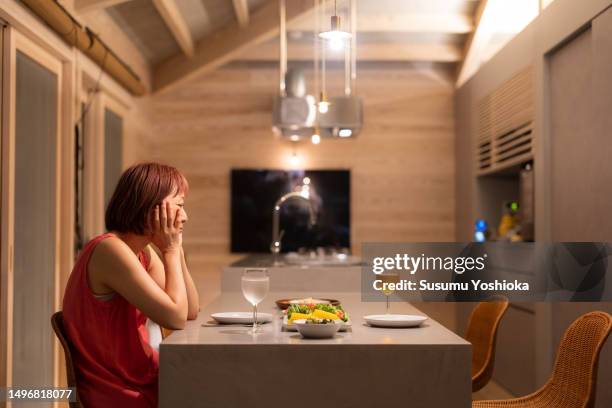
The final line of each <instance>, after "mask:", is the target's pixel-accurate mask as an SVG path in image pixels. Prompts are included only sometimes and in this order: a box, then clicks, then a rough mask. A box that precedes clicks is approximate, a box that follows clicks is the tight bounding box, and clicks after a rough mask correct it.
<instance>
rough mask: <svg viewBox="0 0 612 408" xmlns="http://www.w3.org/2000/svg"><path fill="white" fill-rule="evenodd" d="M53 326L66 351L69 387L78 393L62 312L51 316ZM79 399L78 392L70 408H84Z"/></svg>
mask: <svg viewBox="0 0 612 408" xmlns="http://www.w3.org/2000/svg"><path fill="white" fill-rule="evenodd" d="M51 326H53V331H54V332H55V335H56V336H57V338H58V339H59V341H60V343H61V344H62V348H63V349H64V356H65V358H66V377H67V378H66V379H67V383H68V387H73V388H74V390H75V392H76V389H77V383H76V374H75V370H74V364H73V362H72V352H71V346H70V342H69V341H68V336H67V335H66V333H65V331H64V315H63V313H62V312H61V311H59V312H55V313H53V316H51ZM78 398H79V394H78V392H77V401H75V402H70V403H68V405H69V406H70V408H83V404H81V402H80V401H78Z"/></svg>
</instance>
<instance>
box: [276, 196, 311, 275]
mask: <svg viewBox="0 0 612 408" xmlns="http://www.w3.org/2000/svg"><path fill="white" fill-rule="evenodd" d="M291 199H300V200H304V201H306V202H307V203H308V211H309V213H310V226H313V225H314V224H315V223H316V222H317V216H316V214H315V211H314V206H313V205H312V201H311V200H310V195H309V194H308V190H302V191H301V192H297V191H294V192H291V193H287V194H285V195H284V196H282V197H281V198H279V199H278V200H277V201H276V204H274V210H272V243H271V244H270V252H272V253H273V254H274V264H275V265H279V262H278V254H279V253H280V251H281V239H282V238H283V233H284V231H280V210H281V207H282V206H283V204H284V203H286V202H287V201H289V200H291Z"/></svg>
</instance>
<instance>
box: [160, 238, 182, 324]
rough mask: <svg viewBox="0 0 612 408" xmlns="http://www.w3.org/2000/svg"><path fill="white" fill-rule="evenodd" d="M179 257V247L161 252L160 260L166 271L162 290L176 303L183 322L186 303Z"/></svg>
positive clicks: (180, 254)
mask: <svg viewBox="0 0 612 408" xmlns="http://www.w3.org/2000/svg"><path fill="white" fill-rule="evenodd" d="M181 259H182V250H181V249H179V248H177V249H173V250H170V251H166V252H163V253H162V261H163V262H164V269H165V271H166V287H165V289H164V291H165V292H166V293H167V294H168V296H169V297H170V298H171V299H172V301H173V302H174V303H175V304H176V308H177V312H178V315H179V319H180V320H182V322H183V324H184V322H185V320H186V319H187V314H188V303H187V291H186V290H185V279H184V277H183V272H182V265H181V264H182V260H181Z"/></svg>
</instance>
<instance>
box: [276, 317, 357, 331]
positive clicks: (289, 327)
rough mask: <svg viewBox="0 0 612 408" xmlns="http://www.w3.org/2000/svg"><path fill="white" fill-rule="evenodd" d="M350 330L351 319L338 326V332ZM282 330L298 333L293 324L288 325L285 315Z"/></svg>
mask: <svg viewBox="0 0 612 408" xmlns="http://www.w3.org/2000/svg"><path fill="white" fill-rule="evenodd" d="M350 328H351V319H350V318H349V320H348V321H347V322H343V323H342V326H340V330H339V331H347V330H348V329H350ZM283 329H285V330H286V331H298V329H297V327H296V325H295V324H289V319H288V318H287V315H285V316H283Z"/></svg>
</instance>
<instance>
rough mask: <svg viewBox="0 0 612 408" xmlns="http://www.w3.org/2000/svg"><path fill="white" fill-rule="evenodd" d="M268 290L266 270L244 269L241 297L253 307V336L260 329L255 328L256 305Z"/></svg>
mask: <svg viewBox="0 0 612 408" xmlns="http://www.w3.org/2000/svg"><path fill="white" fill-rule="evenodd" d="M269 289H270V276H269V275H268V270H267V269H245V270H244V274H243V275H242V295H243V296H244V297H245V299H246V300H247V301H248V302H249V303H250V304H252V305H253V328H252V329H251V331H250V332H251V333H252V334H255V333H257V332H258V331H259V330H261V329H260V328H258V326H257V304H259V302H261V301H262V300H263V299H264V298H265V297H266V295H267V294H268V290H269Z"/></svg>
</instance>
